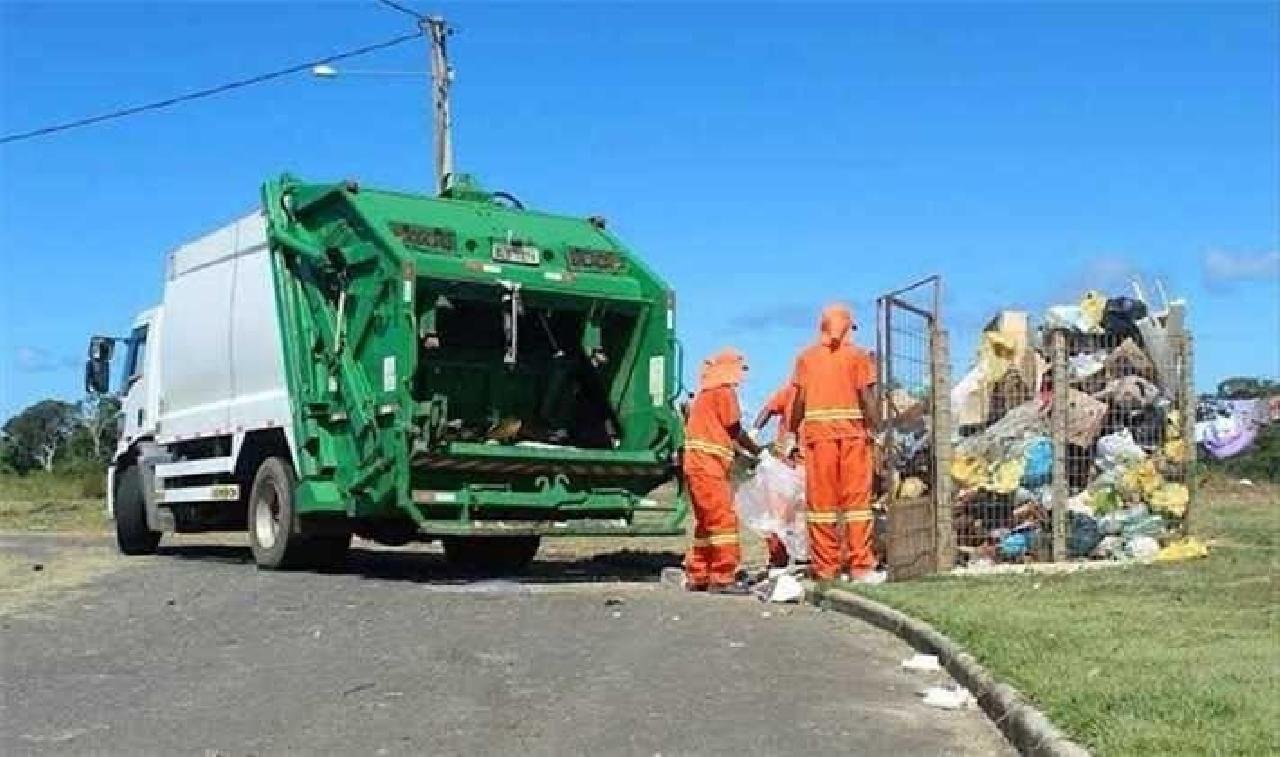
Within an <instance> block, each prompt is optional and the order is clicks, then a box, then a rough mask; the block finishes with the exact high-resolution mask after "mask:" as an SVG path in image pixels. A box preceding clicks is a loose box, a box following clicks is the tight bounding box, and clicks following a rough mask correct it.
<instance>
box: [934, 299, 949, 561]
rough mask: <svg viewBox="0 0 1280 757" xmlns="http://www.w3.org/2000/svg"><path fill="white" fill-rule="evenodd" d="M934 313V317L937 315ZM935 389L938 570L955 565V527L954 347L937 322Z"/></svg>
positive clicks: (936, 556) (935, 555)
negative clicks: (952, 492) (952, 489)
mask: <svg viewBox="0 0 1280 757" xmlns="http://www.w3.org/2000/svg"><path fill="white" fill-rule="evenodd" d="M936 317H937V316H936V314H935V318H936ZM929 342H930V355H929V362H930V368H931V370H930V376H929V381H930V383H931V385H932V388H933V391H932V394H933V418H932V424H933V427H932V433H933V518H934V520H933V545H934V550H933V551H934V558H935V560H936V563H935V567H936V569H937V571H938V572H939V573H942V572H945V571H948V570H951V568H952V566H954V565H955V528H954V526H953V525H952V514H951V457H952V449H951V348H950V344H949V338H948V336H947V332H946V331H945V330H943V329H942V327H941V326H940V325H939V324H938V323H937V322H936V321H935V322H934V323H933V324H932V327H931V329H930V334H929Z"/></svg>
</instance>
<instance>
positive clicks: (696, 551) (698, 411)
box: [684, 353, 744, 589]
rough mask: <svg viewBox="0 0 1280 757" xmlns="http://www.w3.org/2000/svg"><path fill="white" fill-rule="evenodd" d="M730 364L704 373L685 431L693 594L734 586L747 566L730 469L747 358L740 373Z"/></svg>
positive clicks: (687, 566) (687, 565) (688, 573)
mask: <svg viewBox="0 0 1280 757" xmlns="http://www.w3.org/2000/svg"><path fill="white" fill-rule="evenodd" d="M733 354H735V355H736V353H733ZM723 355H724V353H721V355H720V356H717V358H712V361H709V364H710V363H714V362H715V361H716V360H717V359H718V358H719V359H723ZM729 363H730V364H729V365H728V366H727V368H726V366H725V365H724V364H723V363H722V364H721V368H726V369H725V370H717V369H716V367H715V366H712V367H710V368H707V369H704V371H703V377H702V387H701V388H700V389H699V390H698V393H697V395H696V396H695V397H694V398H693V403H692V404H691V405H690V407H689V420H688V422H687V423H686V425H685V442H684V476H685V482H686V484H687V485H688V487H689V497H690V499H691V500H692V504H693V520H694V529H693V543H692V544H690V545H689V551H688V553H686V555H685V559H684V569H685V576H686V579H687V584H688V587H689V588H690V589H705V588H707V587H708V586H713V585H728V584H732V583H733V582H734V580H735V578H736V574H737V571H738V563H739V562H740V560H741V548H740V546H739V543H738V514H737V511H735V510H734V507H733V491H732V489H731V487H730V485H729V468H730V466H731V465H732V463H733V441H734V439H735V438H736V437H737V435H738V432H739V431H740V430H741V422H742V420H741V415H740V411H739V409H738V396H737V391H736V390H735V388H734V387H735V385H736V384H737V383H738V381H740V380H741V371H742V370H743V369H744V367H743V366H742V365H741V355H737V357H736V365H737V367H736V368H735V367H734V365H733V360H732V359H729ZM735 376H736V377H735Z"/></svg>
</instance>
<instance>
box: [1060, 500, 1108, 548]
mask: <svg viewBox="0 0 1280 757" xmlns="http://www.w3.org/2000/svg"><path fill="white" fill-rule="evenodd" d="M1067 528H1068V532H1067V555H1068V556H1069V557H1085V556H1086V555H1088V554H1089V553H1090V552H1092V551H1093V550H1094V548H1095V547H1097V546H1098V542H1100V541H1102V533H1101V531H1100V530H1099V529H1098V521H1097V520H1095V519H1093V518H1091V517H1089V516H1088V515H1085V514H1084V513H1077V512H1073V511H1070V510H1068V511H1067Z"/></svg>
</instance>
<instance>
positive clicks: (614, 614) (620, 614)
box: [609, 610, 622, 618]
mask: <svg viewBox="0 0 1280 757" xmlns="http://www.w3.org/2000/svg"><path fill="white" fill-rule="evenodd" d="M609 614H610V615H612V616H613V617H614V618H621V617H622V613H620V612H618V611H617V610H614V611H613V612H611V613H609Z"/></svg>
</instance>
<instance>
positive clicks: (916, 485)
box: [876, 276, 952, 580]
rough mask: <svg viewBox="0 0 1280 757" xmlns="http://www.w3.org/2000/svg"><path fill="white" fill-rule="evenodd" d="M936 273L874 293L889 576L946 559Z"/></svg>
mask: <svg viewBox="0 0 1280 757" xmlns="http://www.w3.org/2000/svg"><path fill="white" fill-rule="evenodd" d="M941 296H942V279H941V278H940V277H938V276H930V277H928V278H926V279H923V280H921V281H917V282H915V283H913V284H911V285H910V286H906V287H903V288H902V289H898V290H895V291H893V292H889V293H887V294H884V295H882V296H880V297H879V298H877V300H876V357H877V365H878V367H879V377H878V381H877V385H878V387H879V403H880V407H881V408H882V412H883V414H884V419H885V428H886V429H888V431H887V433H886V440H885V444H884V445H883V446H882V447H881V448H880V454H881V455H882V458H881V460H882V462H883V464H882V465H879V466H877V468H878V470H879V471H881V473H880V475H879V476H878V481H877V491H878V492H880V496H879V497H878V508H879V511H880V512H879V517H878V520H877V523H878V526H879V528H878V529H877V531H878V533H879V535H880V539H879V543H880V548H881V551H882V557H883V559H884V561H885V563H886V564H887V566H888V570H889V578H890V580H904V579H908V578H915V577H918V576H923V575H927V574H930V573H934V572H937V571H939V570H942V569H945V568H947V567H950V564H951V560H952V557H951V555H952V538H951V533H952V529H951V516H950V507H949V505H948V503H949V502H950V477H949V475H948V474H947V471H948V470H949V469H950V467H951V461H950V447H951V445H950V431H949V430H950V428H951V419H950V402H949V399H950V389H949V387H950V385H951V377H950V365H949V357H948V348H947V334H946V331H945V330H944V329H943V327H942V322H941V313H940V300H941Z"/></svg>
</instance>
